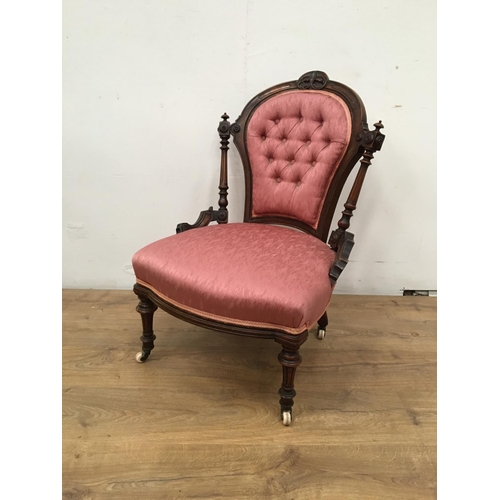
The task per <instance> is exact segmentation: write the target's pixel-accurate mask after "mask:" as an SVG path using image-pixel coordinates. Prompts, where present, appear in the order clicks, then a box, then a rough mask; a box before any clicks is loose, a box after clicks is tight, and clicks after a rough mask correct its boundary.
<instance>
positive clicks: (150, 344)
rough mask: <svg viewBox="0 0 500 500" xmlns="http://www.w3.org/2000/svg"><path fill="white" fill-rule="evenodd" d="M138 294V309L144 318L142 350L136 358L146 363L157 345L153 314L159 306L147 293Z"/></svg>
mask: <svg viewBox="0 0 500 500" xmlns="http://www.w3.org/2000/svg"><path fill="white" fill-rule="evenodd" d="M136 293H137V292H136ZM137 295H138V297H139V304H138V305H137V307H136V311H137V312H138V313H139V314H140V315H141V319H142V335H141V341H142V351H141V352H138V353H137V354H136V356H135V359H136V361H137V362H138V363H144V361H146V359H148V357H149V355H150V354H151V351H152V350H153V349H154V347H155V344H154V341H155V339H156V335H155V334H154V333H153V315H154V313H155V311H156V309H158V307H157V306H156V305H155V304H153V302H151V300H149V297H148V296H147V295H143V294H139V293H138V294H137Z"/></svg>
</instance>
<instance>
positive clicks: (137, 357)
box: [135, 352, 146, 363]
mask: <svg viewBox="0 0 500 500" xmlns="http://www.w3.org/2000/svg"><path fill="white" fill-rule="evenodd" d="M135 360H136V361H137V362H138V363H144V361H146V358H145V357H144V355H143V353H142V352H138V353H137V354H136V355H135Z"/></svg>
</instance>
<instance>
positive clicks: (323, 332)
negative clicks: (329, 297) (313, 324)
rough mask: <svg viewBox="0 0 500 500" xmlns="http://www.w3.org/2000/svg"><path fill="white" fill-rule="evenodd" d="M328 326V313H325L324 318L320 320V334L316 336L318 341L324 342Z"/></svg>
mask: <svg viewBox="0 0 500 500" xmlns="http://www.w3.org/2000/svg"><path fill="white" fill-rule="evenodd" d="M327 326H328V315H327V314H326V311H325V312H324V314H323V316H321V318H319V319H318V332H317V334H316V336H317V337H318V339H320V340H323V339H324V338H325V335H326V327H327Z"/></svg>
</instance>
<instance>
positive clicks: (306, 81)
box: [298, 71, 329, 90]
mask: <svg viewBox="0 0 500 500" xmlns="http://www.w3.org/2000/svg"><path fill="white" fill-rule="evenodd" d="M328 80H329V78H328V75H327V74H326V73H324V72H323V71H309V72H308V73H305V74H303V75H302V76H301V77H300V78H299V81H298V87H299V89H303V90H307V89H312V90H321V89H322V88H324V87H325V86H326V84H327V83H328Z"/></svg>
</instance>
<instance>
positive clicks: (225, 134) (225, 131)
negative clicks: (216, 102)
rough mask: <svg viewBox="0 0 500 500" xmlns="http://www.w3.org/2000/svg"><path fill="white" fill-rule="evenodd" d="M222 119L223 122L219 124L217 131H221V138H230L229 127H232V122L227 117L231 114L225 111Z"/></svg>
mask: <svg viewBox="0 0 500 500" xmlns="http://www.w3.org/2000/svg"><path fill="white" fill-rule="evenodd" d="M221 118H222V120H223V121H221V122H219V126H218V128H217V132H219V135H220V137H221V139H229V128H230V125H231V124H230V123H229V122H228V121H227V119H228V118H229V116H228V115H227V113H224V114H223V115H222V116H221Z"/></svg>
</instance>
